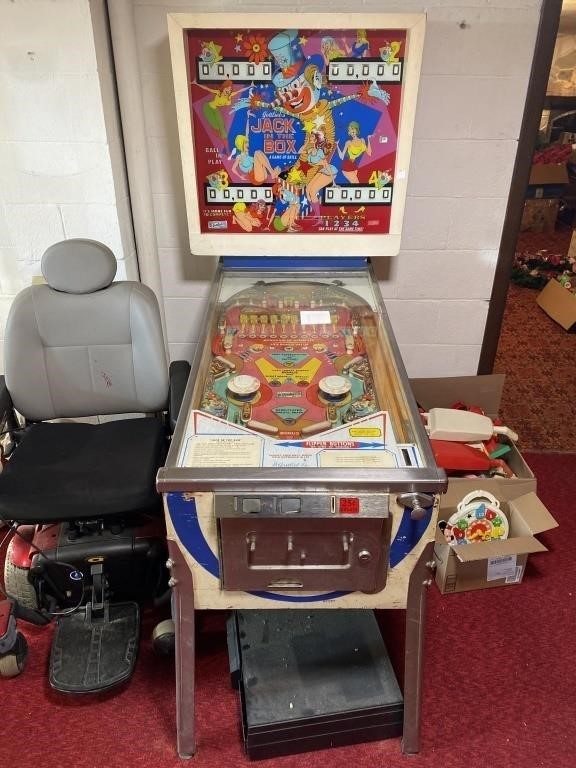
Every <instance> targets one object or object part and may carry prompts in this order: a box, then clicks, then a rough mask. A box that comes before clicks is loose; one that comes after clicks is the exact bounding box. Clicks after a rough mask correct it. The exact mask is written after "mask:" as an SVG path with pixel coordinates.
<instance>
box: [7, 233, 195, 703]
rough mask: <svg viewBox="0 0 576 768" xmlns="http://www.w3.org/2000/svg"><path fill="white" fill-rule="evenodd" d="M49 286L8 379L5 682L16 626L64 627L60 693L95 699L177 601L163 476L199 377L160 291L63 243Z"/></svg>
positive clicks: (15, 331) (45, 265) (17, 339)
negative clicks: (171, 343) (167, 325)
mask: <svg viewBox="0 0 576 768" xmlns="http://www.w3.org/2000/svg"><path fill="white" fill-rule="evenodd" d="M42 273H43V275H44V278H45V281H46V283H45V284H40V285H32V286H29V287H27V288H25V289H24V290H23V291H21V292H20V293H19V294H18V296H17V297H16V298H15V300H14V302H13V305H12V307H11V311H10V313H9V316H8V320H7V325H6V332H5V380H4V377H0V408H1V411H0V423H2V425H3V426H2V447H3V452H4V454H5V456H4V459H3V471H2V472H1V473H0V521H1V522H3V523H4V528H0V543H1V542H2V540H3V539H8V538H10V543H9V545H8V548H7V552H6V558H5V569H4V577H5V578H4V582H5V592H6V596H7V598H8V600H7V601H6V600H5V601H4V610H3V611H2V606H1V605H0V622H1V621H2V616H4V619H5V629H6V633H5V638H4V639H5V640H6V638H8V640H6V642H5V644H4V646H2V643H1V641H2V637H3V636H2V631H1V629H2V627H0V655H3V656H4V665H3V666H2V665H0V672H2V671H4V670H7V671H8V674H14V673H15V672H17V671H20V669H21V668H22V667H23V663H24V659H25V647H23V642H24V643H25V641H24V639H23V636H22V635H21V633H19V632H16V633H15V631H14V627H15V620H16V618H17V617H18V615H20V616H23V617H24V618H26V619H28V620H32V621H37V623H43V622H45V621H49V620H50V619H51V618H53V617H55V618H56V627H55V631H54V637H53V643H52V650H51V657H50V668H49V680H50V684H51V685H52V687H53V688H55V689H57V690H61V691H65V692H70V693H90V692H97V691H102V690H106V689H108V688H111V687H112V686H114V685H117V684H119V683H122V682H124V681H126V680H127V679H128V678H129V677H130V675H131V673H132V671H133V668H134V664H135V661H136V655H137V649H138V643H139V634H140V609H141V606H142V605H143V604H145V603H147V602H148V603H149V602H150V601H152V600H154V599H156V600H162V596H164V597H165V598H168V597H169V587H168V582H167V572H166V569H165V562H166V545H165V530H164V517H163V513H162V505H161V499H160V497H159V495H158V494H157V492H156V490H155V478H156V472H157V470H158V468H159V467H160V466H161V465H162V463H163V461H164V458H165V455H166V451H167V446H168V442H169V439H170V435H171V432H172V430H173V428H174V425H175V423H176V417H177V412H178V408H179V404H180V401H181V398H182V395H183V392H184V388H185V384H186V380H187V377H188V373H189V369H190V366H189V364H188V363H187V362H184V361H178V362H176V363H172V364H171V365H170V368H168V365H167V361H166V353H165V346H164V340H163V334H162V327H161V321H160V313H159V310H158V304H157V301H156V297H155V295H154V293H153V292H152V291H151V290H150V289H149V288H148V287H146V286H144V285H142V284H141V283H137V282H130V281H120V282H113V280H114V277H115V274H116V259H115V257H114V254H113V253H112V252H111V251H110V249H109V248H107V247H106V246H105V245H103V244H101V243H98V242H96V241H92V240H85V239H73V240H66V241H63V242H61V243H56V244H55V245H53V246H51V247H50V248H48V250H47V251H46V253H45V254H44V256H43V258H42ZM6 604H7V605H6ZM166 604H167V605H169V600H168V599H166ZM14 606H16V610H14V609H13V608H14ZM10 638H11V639H10ZM156 638H157V639H158V640H159V642H161V641H162V639H163V631H161V632H160V633H157V635H156ZM11 643H12V647H10V644H11ZM3 650H4V654H2V651H3ZM6 657H8V663H7V662H6Z"/></svg>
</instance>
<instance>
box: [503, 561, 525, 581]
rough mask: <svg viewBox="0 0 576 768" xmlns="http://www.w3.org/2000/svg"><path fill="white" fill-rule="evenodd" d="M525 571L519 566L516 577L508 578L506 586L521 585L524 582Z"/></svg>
mask: <svg viewBox="0 0 576 768" xmlns="http://www.w3.org/2000/svg"><path fill="white" fill-rule="evenodd" d="M523 570H524V569H523V568H522V566H521V565H519V566H518V567H517V568H516V573H515V574H514V576H508V578H507V579H506V584H519V583H520V582H521V581H522V571H523Z"/></svg>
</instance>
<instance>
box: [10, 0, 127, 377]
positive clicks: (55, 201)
mask: <svg viewBox="0 0 576 768" xmlns="http://www.w3.org/2000/svg"><path fill="white" fill-rule="evenodd" d="M103 4H104V0H93V3H92V10H93V11H94V18H93V17H92V13H91V7H90V3H89V2H88V0H56V1H54V0H23V1H22V2H16V3H15V2H11V1H10V0H0V371H2V370H3V364H2V348H3V338H4V325H5V320H6V316H7V313H8V308H9V306H10V304H11V302H12V298H13V297H14V295H15V294H16V293H17V292H18V291H19V290H20V289H21V288H23V287H24V286H25V285H29V284H30V281H31V280H32V278H33V277H35V276H38V275H40V263H39V262H40V259H41V257H42V254H43V252H44V251H45V250H46V248H47V247H48V246H49V245H51V244H52V243H54V242H56V241H58V240H63V239H65V238H71V237H87V238H93V239H95V240H101V241H102V242H104V243H106V244H107V245H109V246H110V247H111V248H112V250H113V251H114V253H115V254H116V257H117V259H118V273H117V274H118V278H120V279H125V278H126V277H128V278H130V279H137V274H138V268H137V262H136V249H135V247H134V238H133V234H132V225H131V217H130V207H129V198H128V188H127V184H126V178H125V173H124V167H123V149H122V142H121V134H120V126H119V122H118V116H117V110H116V104H115V93H114V88H113V83H114V79H113V72H112V60H111V56H110V51H109V46H108V39H107V37H108V36H107V29H106V27H105V25H103V23H102V20H103V13H102V8H103Z"/></svg>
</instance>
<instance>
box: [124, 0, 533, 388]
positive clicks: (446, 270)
mask: <svg viewBox="0 0 576 768" xmlns="http://www.w3.org/2000/svg"><path fill="white" fill-rule="evenodd" d="M283 8H287V6H286V2H285V0H264V1H263V2H242V0H210V1H209V2H208V0H204V2H200V1H197V2H184V1H181V2H180V1H178V2H174V1H172V2H168V1H167V0H166V1H164V0H156V1H154V0H134V14H135V21H136V33H137V39H138V48H139V59H140V69H141V77H142V86H143V92H144V104H145V110H146V132H147V136H148V142H149V155H150V163H151V168H152V174H151V175H152V189H153V194H154V205H155V212H156V227H157V236H158V247H159V258H160V267H161V274H162V283H163V292H164V297H165V309H166V322H167V333H168V341H169V347H170V352H171V356H172V357H173V358H175V357H180V356H186V357H191V356H192V354H193V352H194V350H195V347H196V345H197V343H198V341H199V332H200V323H201V320H202V317H203V313H204V308H205V298H206V293H207V290H208V285H209V282H208V281H209V279H210V276H211V273H212V266H213V265H212V264H211V263H209V264H207V263H205V261H202V262H200V260H199V259H193V258H191V257H190V255H189V252H188V245H187V243H188V241H187V233H186V217H185V209H184V194H183V187H182V180H181V170H180V158H179V149H178V137H177V126H176V113H175V106H174V96H173V87H172V74H171V69H170V55H169V46H168V40H167V33H166V20H165V16H166V13H167V12H169V11H176V12H178V11H180V12H183V11H194V10H195V11H202V12H207V11H222V12H223V13H226V12H227V11H235V12H238V11H239V10H241V9H243V10H244V11H245V12H246V26H250V25H253V26H257V21H256V20H254V19H251V17H250V15H249V14H250V12H255V11H256V12H257V11H281V10H282V9H283ZM298 9H301V10H302V11H303V12H304V11H305V12H314V11H318V12H327V11H335V12H337V11H352V10H358V11H360V10H362V11H369V12H383V11H391V12H402V11H405V12H421V11H426V12H427V14H428V21H427V28H426V42H425V48H424V60H423V69H422V77H421V82H420V90H419V97H418V109H417V116H416V126H415V140H414V146H413V155H412V162H411V169H410V180H409V186H408V199H407V204H406V212H405V221H404V230H403V238H402V251H401V253H400V255H399V256H398V257H397V258H394V259H392V260H390V262H389V263H388V264H386V265H384V264H383V265H382V267H381V269H379V270H378V271H379V274H381V275H382V281H381V288H382V293H383V296H384V297H385V300H386V306H387V309H388V312H389V315H390V318H391V321H392V324H393V327H394V331H395V334H396V337H397V340H398V342H399V345H400V349H401V352H402V355H403V358H404V361H405V363H406V367H407V369H408V373H409V375H411V376H436V375H440V376H449V375H464V374H475V373H476V370H477V365H478V359H479V355H480V347H481V344H482V338H483V333H484V326H485V322H486V316H487V311H488V301H489V297H490V293H491V288H492V282H493V278H494V268H495V264H496V258H497V253H498V246H499V241H500V235H501V229H502V224H503V220H504V214H505V209H506V202H507V197H508V190H509V186H510V180H511V175H512V168H513V164H514V158H515V153H516V142H517V139H518V134H519V129H520V123H521V119H522V111H523V106H524V102H525V96H526V88H527V83H528V77H529V72H530V66H531V61H532V54H533V49H534V43H535V38H536V31H537V26H538V18H539V12H540V0H452V1H451V2H450V3H447V2H446V1H445V0H430V1H429V2H427V3H422V2H418V1H417V0H404V2H395V3H394V2H384V1H383V0H364V2H357V3H354V4H352V3H350V1H349V0H344V1H342V0H323V1H320V2H312V3H310V2H305V0H294V1H293V3H292V4H291V6H290V10H296V11H297V10H298ZM384 276H385V277H384Z"/></svg>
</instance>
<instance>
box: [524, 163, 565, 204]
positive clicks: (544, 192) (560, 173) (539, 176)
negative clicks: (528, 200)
mask: <svg viewBox="0 0 576 768" xmlns="http://www.w3.org/2000/svg"><path fill="white" fill-rule="evenodd" d="M568 181H569V177H568V169H567V168H566V164H565V163H536V164H535V165H533V166H532V170H531V171H530V178H529V180H528V189H527V192H526V197H535V198H542V197H548V198H550V197H553V198H558V197H562V193H563V191H564V186H565V185H566V184H568Z"/></svg>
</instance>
